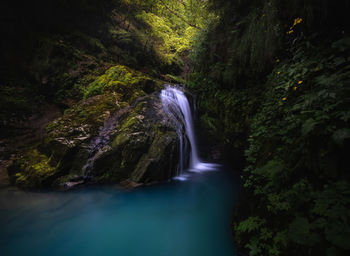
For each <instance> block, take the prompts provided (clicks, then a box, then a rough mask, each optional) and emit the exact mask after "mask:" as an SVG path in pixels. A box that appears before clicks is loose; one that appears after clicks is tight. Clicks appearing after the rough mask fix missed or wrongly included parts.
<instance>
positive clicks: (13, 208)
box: [0, 170, 237, 256]
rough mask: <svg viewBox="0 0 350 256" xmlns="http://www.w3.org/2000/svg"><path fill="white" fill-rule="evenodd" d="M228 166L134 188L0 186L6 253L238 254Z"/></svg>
mask: <svg viewBox="0 0 350 256" xmlns="http://www.w3.org/2000/svg"><path fill="white" fill-rule="evenodd" d="M234 180H235V179H234V178H233V177H232V176H231V175H229V174H228V173H226V172H225V171H222V170H221V171H216V172H206V173H200V174H196V173H195V174H192V175H191V176H190V177H189V178H188V179H187V180H186V181H172V182H170V183H167V184H162V185H156V186H151V187H143V188H138V189H134V190H131V191H125V190H120V189H116V188H113V187H94V188H82V189H77V190H74V191H69V192H47V193H33V192H30V193H29V192H21V191H18V190H13V191H9V190H7V191H0V226H1V230H0V255H2V256H5V255H16V256H17V255H26V256H28V255H38V256H39V255H60V256H61V255H67V256H69V255H75V256H76V255H118V256H233V255H236V254H235V251H234V245H233V242H232V236H231V227H230V217H231V215H232V210H233V209H232V208H233V206H234V203H235V201H236V196H235V195H236V193H237V191H236V189H237V185H236V183H235V181H234Z"/></svg>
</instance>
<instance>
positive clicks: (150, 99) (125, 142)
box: [8, 66, 179, 188]
mask: <svg viewBox="0 0 350 256" xmlns="http://www.w3.org/2000/svg"><path fill="white" fill-rule="evenodd" d="M161 88H162V83H161V82H159V81H157V80H154V79H152V78H150V77H147V76H146V75H144V74H142V73H139V72H136V71H133V70H131V69H128V68H126V67H124V66H116V67H112V68H111V69H109V70H108V71H107V72H106V74H104V75H103V76H101V77H99V78H98V79H97V80H96V81H94V82H93V83H92V84H90V85H89V86H88V87H87V89H86V98H85V99H83V100H81V101H80V102H78V103H77V104H76V105H75V106H74V107H72V108H70V109H68V110H66V111H65V113H64V115H63V116H62V117H60V118H58V119H56V120H55V121H53V122H51V123H49V124H48V125H47V127H46V135H45V136H44V138H43V139H42V140H41V141H40V143H38V144H37V145H36V146H34V147H32V148H30V149H28V150H27V151H25V152H23V154H22V155H21V156H20V157H18V158H17V159H16V160H14V161H13V163H12V164H11V165H10V166H9V167H8V173H9V177H10V180H11V182H12V183H13V184H14V185H17V186H19V187H22V188H56V187H63V186H68V187H69V186H76V185H80V184H85V183H87V182H94V183H95V182H98V183H120V184H122V185H127V186H137V185H140V184H148V183H155V182H160V181H164V180H167V179H169V178H170V177H172V176H173V175H174V174H175V170H176V168H177V167H176V165H177V163H178V152H179V148H178V147H179V145H178V144H179V143H178V137H177V134H176V127H174V125H173V124H172V122H171V121H170V120H169V119H168V117H167V115H166V114H165V112H164V111H163V107H162V102H161V100H160V97H159V92H160V89H161Z"/></svg>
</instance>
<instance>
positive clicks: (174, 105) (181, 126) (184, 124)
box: [161, 85, 217, 175]
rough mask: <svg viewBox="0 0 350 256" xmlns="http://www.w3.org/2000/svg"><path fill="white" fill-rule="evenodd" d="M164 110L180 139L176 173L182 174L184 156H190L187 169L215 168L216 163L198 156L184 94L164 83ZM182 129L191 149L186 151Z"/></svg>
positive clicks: (203, 169) (184, 164)
mask: <svg viewBox="0 0 350 256" xmlns="http://www.w3.org/2000/svg"><path fill="white" fill-rule="evenodd" d="M161 99H162V104H163V108H164V111H165V112H166V113H167V115H168V116H169V118H170V119H171V120H172V121H173V122H174V123H175V125H176V128H177V134H178V136H179V140H180V152H179V153H180V159H179V160H180V161H179V168H178V175H182V174H183V172H184V170H185V167H186V157H187V156H188V154H189V156H190V163H189V171H192V172H201V171H205V170H214V169H216V167H217V165H216V164H210V163H204V162H202V161H201V160H200V158H199V156H198V148H197V143H196V136H195V131H194V124H193V117H192V113H191V108H190V104H189V102H188V100H187V97H186V95H185V94H184V93H183V92H182V91H181V90H180V89H178V88H176V87H171V86H170V85H165V89H163V90H162V92H161ZM183 131H185V134H186V136H187V138H188V141H189V143H190V148H191V151H190V152H189V151H188V146H187V145H186V144H187V143H186V142H187V140H186V139H185V138H184V137H183Z"/></svg>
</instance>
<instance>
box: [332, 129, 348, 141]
mask: <svg viewBox="0 0 350 256" xmlns="http://www.w3.org/2000/svg"><path fill="white" fill-rule="evenodd" d="M332 138H333V140H334V141H335V142H336V143H337V144H339V145H342V144H343V142H344V140H346V139H348V138H350V128H343V129H340V130H337V131H336V132H335V133H333V136H332Z"/></svg>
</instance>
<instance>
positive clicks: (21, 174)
mask: <svg viewBox="0 0 350 256" xmlns="http://www.w3.org/2000/svg"><path fill="white" fill-rule="evenodd" d="M59 167H60V163H58V164H57V165H53V164H52V163H51V159H50V157H47V156H46V155H45V154H42V153H41V152H39V151H38V150H37V149H31V150H29V151H28V152H26V154H25V155H23V156H22V157H21V158H19V159H17V160H16V161H14V162H13V163H12V165H10V166H9V168H8V171H9V175H10V179H11V182H13V183H14V184H15V185H17V186H19V187H22V188H43V187H48V186H50V184H51V183H52V182H53V181H54V180H55V179H56V177H58V176H60V175H61V173H60V168H59Z"/></svg>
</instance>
